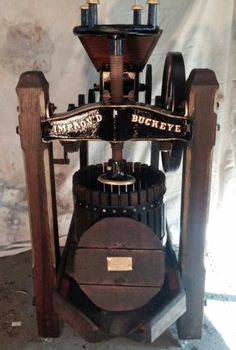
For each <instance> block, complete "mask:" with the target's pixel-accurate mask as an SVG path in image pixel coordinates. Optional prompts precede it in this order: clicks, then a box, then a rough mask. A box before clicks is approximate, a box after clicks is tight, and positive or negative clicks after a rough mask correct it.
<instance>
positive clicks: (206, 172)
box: [178, 69, 218, 339]
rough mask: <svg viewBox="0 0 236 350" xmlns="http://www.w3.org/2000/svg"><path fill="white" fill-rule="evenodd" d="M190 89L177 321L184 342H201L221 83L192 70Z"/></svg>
mask: <svg viewBox="0 0 236 350" xmlns="http://www.w3.org/2000/svg"><path fill="white" fill-rule="evenodd" d="M188 86H189V89H188V107H189V115H190V116H192V117H193V138H192V140H191V142H190V143H189V145H188V146H187V148H186V151H185V155H184V164H183V187H182V213H181V237H180V256H179V260H180V266H181V271H182V281H183V286H184V288H185V290H186V296H187V312H186V313H185V315H184V316H183V317H181V318H180V320H179V322H178V333H179V337H180V338H181V339H198V338H201V335H202V322H203V307H204V286H205V268H204V255H205V234H206V225H207V220H208V205H209V192H210V177H211V159H212V149H213V146H214V143H215V134H216V114H215V112H214V103H215V94H216V91H217V89H218V82H217V80H216V77H215V74H214V72H213V71H211V70H207V69H199V70H194V71H192V73H191V75H190V77H189V79H188Z"/></svg>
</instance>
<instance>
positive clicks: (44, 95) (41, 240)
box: [16, 69, 218, 339]
mask: <svg viewBox="0 0 236 350" xmlns="http://www.w3.org/2000/svg"><path fill="white" fill-rule="evenodd" d="M217 89H218V82H217V80H216V77H215V74H214V72H213V71H211V70H208V69H196V70H193V71H192V72H191V74H190V77H189V78H188V93H187V106H188V115H189V116H190V117H191V119H192V122H193V137H192V140H191V141H190V142H188V144H187V145H186V148H185V151H184V160H183V175H182V202H181V232H180V252H179V264H180V269H181V278H182V283H183V287H184V289H185V292H186V298H187V312H186V313H185V314H184V316H182V317H181V318H180V319H179V320H178V334H179V337H180V338H181V339H196V338H201V334H202V322H203V307H204V286H205V267H204V253H205V235H206V225H207V220H208V207H209V193H210V179H211V165H212V150H213V146H214V143H215V135H216V114H215V111H214V107H215V95H216V91H217ZM16 91H17V95H18V100H19V134H20V139H21V147H22V150H23V154H24V160H25V175H26V185H27V191H28V205H29V218H30V227H31V237H32V253H33V266H32V268H33V284H34V293H35V305H36V314H37V323H38V334H39V336H41V337H57V336H59V335H60V317H59V315H57V313H56V312H55V310H54V307H53V293H54V289H55V285H56V278H57V269H58V265H59V262H60V252H59V239H58V229H57V210H56V195H55V178H54V165H53V154H52V144H50V143H48V144H47V143H43V142H42V135H41V120H43V119H45V116H46V108H47V105H48V103H49V86H48V82H47V81H46V79H45V77H44V75H43V73H41V72H26V73H23V74H22V75H21V77H20V79H19V83H18V85H17V88H16ZM82 161H83V160H82Z"/></svg>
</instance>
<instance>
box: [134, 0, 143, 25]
mask: <svg viewBox="0 0 236 350" xmlns="http://www.w3.org/2000/svg"><path fill="white" fill-rule="evenodd" d="M132 10H133V24H134V26H139V25H141V24H142V10H143V8H142V6H140V5H137V1H135V5H134V6H133V7H132Z"/></svg>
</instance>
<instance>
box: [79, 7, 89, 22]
mask: <svg viewBox="0 0 236 350" xmlns="http://www.w3.org/2000/svg"><path fill="white" fill-rule="evenodd" d="M80 11H81V26H82V27H88V25H89V7H88V5H87V4H84V5H81V6H80Z"/></svg>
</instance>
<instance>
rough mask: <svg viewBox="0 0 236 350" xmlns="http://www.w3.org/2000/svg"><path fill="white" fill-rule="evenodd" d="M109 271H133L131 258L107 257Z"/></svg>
mask: <svg viewBox="0 0 236 350" xmlns="http://www.w3.org/2000/svg"><path fill="white" fill-rule="evenodd" d="M107 270H108V271H133V259H132V258H131V257H107Z"/></svg>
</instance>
